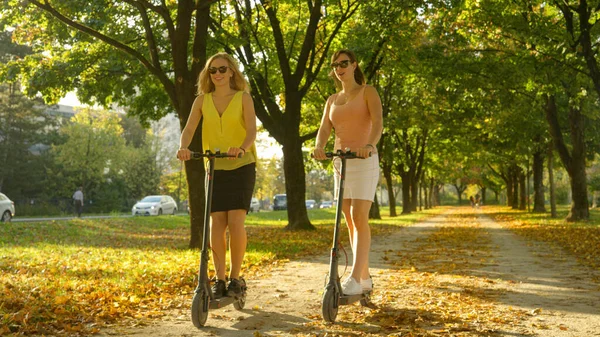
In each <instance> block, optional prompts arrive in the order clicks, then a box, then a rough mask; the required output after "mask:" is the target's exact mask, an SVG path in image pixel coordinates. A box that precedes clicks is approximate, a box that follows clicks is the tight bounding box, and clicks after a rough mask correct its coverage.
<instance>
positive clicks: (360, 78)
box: [329, 49, 367, 89]
mask: <svg viewBox="0 0 600 337" xmlns="http://www.w3.org/2000/svg"><path fill="white" fill-rule="evenodd" d="M342 54H346V56H348V59H350V62H351V63H354V62H356V69H354V80H355V81H356V83H358V84H365V83H367V81H366V80H365V74H363V72H362V69H360V65H359V64H358V61H357V60H356V54H354V52H353V51H352V50H350V49H340V50H338V51H336V52H335V53H333V55H332V56H331V63H333V62H335V60H336V59H337V58H338V57H340V55H342ZM329 76H330V77H331V78H333V81H334V82H335V86H336V87H337V88H338V89H341V88H342V82H341V81H340V80H338V78H337V76H335V69H331V71H330V72H329Z"/></svg>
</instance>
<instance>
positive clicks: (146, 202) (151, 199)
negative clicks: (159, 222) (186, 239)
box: [131, 195, 177, 215]
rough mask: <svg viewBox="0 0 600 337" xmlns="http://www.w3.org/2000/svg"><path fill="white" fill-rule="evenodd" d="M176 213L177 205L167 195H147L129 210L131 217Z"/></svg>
mask: <svg viewBox="0 0 600 337" xmlns="http://www.w3.org/2000/svg"><path fill="white" fill-rule="evenodd" d="M176 212H177V203H176V202H175V200H173V198H171V197H170V196H168V195H149V196H147V197H145V198H144V199H142V200H140V201H138V202H137V203H136V204H135V205H133V208H132V209H131V214H132V215H162V214H173V215H175V213H176Z"/></svg>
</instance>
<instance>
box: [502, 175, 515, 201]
mask: <svg viewBox="0 0 600 337" xmlns="http://www.w3.org/2000/svg"><path fill="white" fill-rule="evenodd" d="M512 178H513V177H512V170H511V167H509V168H508V170H507V174H506V179H505V180H504V182H505V183H506V206H508V207H512V200H513V189H514V186H513V179H512Z"/></svg>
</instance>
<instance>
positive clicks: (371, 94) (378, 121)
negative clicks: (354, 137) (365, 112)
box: [357, 85, 383, 158]
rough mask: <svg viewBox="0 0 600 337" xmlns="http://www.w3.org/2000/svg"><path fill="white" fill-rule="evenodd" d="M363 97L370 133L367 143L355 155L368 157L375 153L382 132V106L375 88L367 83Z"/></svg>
mask: <svg viewBox="0 0 600 337" xmlns="http://www.w3.org/2000/svg"><path fill="white" fill-rule="evenodd" d="M365 99H366V101H367V108H368V109H369V116H370V117H371V133H370V134H369V138H368V143H367V144H365V145H364V146H363V147H362V148H360V149H358V151H357V155H358V156H359V157H363V158H366V157H369V156H370V154H371V153H377V143H378V142H379V139H381V133H382V132H383V108H382V107H381V98H379V94H378V93H377V89H375V88H374V87H372V86H370V85H368V86H367V87H366V88H365Z"/></svg>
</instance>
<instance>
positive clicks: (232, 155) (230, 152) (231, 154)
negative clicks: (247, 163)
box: [227, 147, 245, 160]
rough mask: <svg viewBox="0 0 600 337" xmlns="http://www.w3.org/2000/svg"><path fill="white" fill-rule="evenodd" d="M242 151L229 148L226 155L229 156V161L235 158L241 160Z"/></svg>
mask: <svg viewBox="0 0 600 337" xmlns="http://www.w3.org/2000/svg"><path fill="white" fill-rule="evenodd" d="M244 154H245V153H244V150H242V149H241V148H239V147H230V148H229V150H227V155H228V156H229V158H228V159H229V160H233V159H236V158H242V156H243V155H244Z"/></svg>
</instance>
